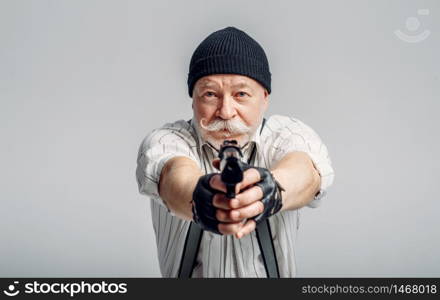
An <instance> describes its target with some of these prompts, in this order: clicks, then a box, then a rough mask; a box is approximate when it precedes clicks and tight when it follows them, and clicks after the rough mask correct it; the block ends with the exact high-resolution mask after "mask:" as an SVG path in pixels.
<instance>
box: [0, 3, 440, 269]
mask: <svg viewBox="0 0 440 300" xmlns="http://www.w3.org/2000/svg"><path fill="white" fill-rule="evenodd" d="M422 8H425V9H429V11H430V14H429V15H427V16H420V15H418V14H417V10H418V9H422ZM439 15H440V4H439V2H438V1H418V2H416V1H271V2H270V3H269V1H227V0H223V1H216V2H214V1H211V2H208V1H174V2H172V1H154V2H147V1H55V0H54V1H47V0H43V1H0V46H1V47H0V103H1V106H0V121H1V126H0V137H1V147H0V166H1V168H0V201H1V208H0V276H3V277H6V276H13V277H19V276H42V277H43V276H60V277H69V276H107V277H112V276H148V277H149V276H154V277H156V276H160V272H159V268H158V262H157V255H156V245H155V238H154V234H153V230H152V223H151V218H150V210H149V200H148V198H146V197H145V196H142V195H140V194H139V193H138V191H137V185H136V180H135V168H136V155H137V150H138V146H139V144H140V142H141V140H142V139H143V137H144V136H145V135H146V134H147V133H148V132H149V131H150V130H152V129H153V128H155V127H158V126H160V125H162V124H163V123H165V122H168V121H174V120H177V119H182V118H183V119H188V118H190V117H191V114H192V111H191V105H190V104H191V100H190V98H189V97H188V96H187V92H186V73H187V68H188V64H189V59H190V56H191V54H192V52H193V50H194V49H195V47H196V46H197V45H198V43H199V42H200V41H201V40H202V39H203V38H205V37H206V36H207V35H208V34H209V33H211V32H213V31H215V30H218V29H221V28H224V27H226V26H229V25H232V26H236V27H238V28H240V29H243V30H245V31H246V32H247V33H248V34H250V35H251V36H253V37H254V38H255V39H257V40H258V41H259V42H260V43H261V44H262V45H263V47H264V48H265V50H266V52H267V55H268V57H269V61H270V64H271V71H272V73H273V93H272V95H271V102H272V103H271V107H270V112H269V114H288V115H291V116H295V117H297V118H299V119H300V120H302V121H304V122H305V123H306V124H308V125H310V126H311V127H312V128H314V129H315V130H316V131H317V132H318V134H319V135H320V136H321V138H322V139H323V141H324V142H325V143H326V145H327V147H328V149H329V151H330V156H331V158H332V161H333V165H334V169H335V172H336V178H335V182H334V185H333V186H332V187H331V188H330V190H329V193H328V196H327V198H326V199H325V201H324V203H323V205H322V206H321V207H319V208H317V209H311V208H304V209H302V212H301V225H300V232H299V237H298V244H297V264H298V276H300V277H315V276H322V277H344V276H347V277H356V276H365V277H373V276H380V277H389V276H401V277H411V276H414V277H420V276H427V277H431V276H432V277H434V276H436V277H438V276H440V258H439V255H438V248H439V247H440V242H439V236H440V235H439V233H440V232H439V231H440V229H439V228H440V221H439V209H440V204H439V200H440V199H439V197H438V178H439V176H438V174H439V171H440V160H439V159H438V155H437V153H439V151H440V149H439V148H440V143H439V141H438V132H437V131H438V129H439V127H440V126H439V125H440V121H439V118H438V117H437V115H438V111H439V108H440V105H439V98H440V91H439V60H438V53H440V49H439V48H440V47H439V46H440V42H439V34H440V28H439V27H440V18H439ZM408 17H417V18H418V19H419V20H420V23H421V25H420V28H419V29H418V30H417V31H415V32H410V31H408V30H407V29H406V28H405V21H406V20H407V18H408ZM397 29H401V30H402V31H404V32H406V33H409V34H412V35H415V34H419V33H420V32H422V31H423V30H425V29H429V30H430V31H431V35H430V36H429V37H428V38H427V39H426V40H424V41H422V42H420V43H407V42H405V41H402V40H400V39H399V38H397V37H396V35H395V34H394V31H395V30H397Z"/></svg>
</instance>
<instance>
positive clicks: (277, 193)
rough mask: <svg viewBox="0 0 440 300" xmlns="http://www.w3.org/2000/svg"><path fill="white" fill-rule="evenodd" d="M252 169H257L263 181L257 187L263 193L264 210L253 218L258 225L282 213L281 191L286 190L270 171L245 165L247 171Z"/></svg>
mask: <svg viewBox="0 0 440 300" xmlns="http://www.w3.org/2000/svg"><path fill="white" fill-rule="evenodd" d="M250 168H253V169H256V170H257V171H258V173H260V178H261V180H260V181H259V182H257V183H256V184H255V185H256V186H259V187H260V188H261V190H262V191H263V198H262V199H261V202H263V205H264V210H263V212H262V213H260V214H259V215H256V216H255V217H253V218H252V219H254V220H255V222H256V223H257V224H259V223H261V222H262V221H264V220H266V219H267V218H269V217H270V216H272V215H274V214H276V213H277V212H278V211H280V209H281V207H282V206H283V200H282V196H281V191H284V188H283V187H282V186H281V185H280V183H279V182H278V181H277V180H276V179H275V177H274V176H273V175H272V173H271V172H270V171H269V170H268V169H265V168H260V167H253V166H250V165H247V164H245V166H244V169H245V170H248V169H250Z"/></svg>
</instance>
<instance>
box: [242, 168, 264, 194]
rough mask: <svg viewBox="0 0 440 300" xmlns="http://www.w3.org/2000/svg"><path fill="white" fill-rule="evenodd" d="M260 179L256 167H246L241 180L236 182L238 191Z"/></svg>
mask: <svg viewBox="0 0 440 300" xmlns="http://www.w3.org/2000/svg"><path fill="white" fill-rule="evenodd" d="M260 180H261V177H260V172H258V171H257V169H255V168H250V169H247V170H246V171H244V173H243V180H242V181H241V182H240V183H239V184H238V188H239V191H241V190H244V189H246V188H248V187H249V186H251V185H253V184H255V183H258V182H259V181H260Z"/></svg>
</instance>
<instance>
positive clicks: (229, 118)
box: [192, 74, 268, 146]
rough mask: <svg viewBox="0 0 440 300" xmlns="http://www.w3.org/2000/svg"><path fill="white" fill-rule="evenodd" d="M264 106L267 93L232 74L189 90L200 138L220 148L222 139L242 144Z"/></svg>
mask: <svg viewBox="0 0 440 300" xmlns="http://www.w3.org/2000/svg"><path fill="white" fill-rule="evenodd" d="M267 106H268V92H267V90H266V89H265V88H264V87H263V86H262V85H260V84H259V83H258V82H257V81H255V80H254V79H252V78H249V77H247V76H242V75H236V74H215V75H209V76H205V77H202V78H200V79H199V80H198V81H197V82H196V84H195V86H194V90H193V105H192V107H193V111H194V118H195V122H196V125H197V126H198V129H199V131H200V132H201V134H202V136H203V137H204V138H205V139H206V140H208V141H210V142H211V143H214V144H215V145H216V146H220V145H221V144H222V142H223V140H225V139H235V140H237V141H238V142H239V144H240V145H242V144H244V143H246V142H247V141H248V140H249V137H250V136H252V134H253V133H254V132H255V130H256V129H257V127H258V126H259V124H260V122H261V120H262V118H263V115H264V112H265V111H266V109H267Z"/></svg>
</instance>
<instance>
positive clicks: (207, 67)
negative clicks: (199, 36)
mask: <svg viewBox="0 0 440 300" xmlns="http://www.w3.org/2000/svg"><path fill="white" fill-rule="evenodd" d="M211 74H239V75H245V76H248V77H251V78H253V79H255V80H256V81H258V82H259V83H260V84H261V85H262V86H263V87H265V88H266V89H267V91H268V93H269V94H270V92H271V88H270V82H271V73H270V70H269V63H268V61H267V57H266V54H265V53H264V50H263V48H262V47H261V46H260V44H258V42H257V41H255V40H254V39H253V38H251V37H250V36H249V35H248V34H246V33H245V32H244V31H242V30H240V29H237V28H235V27H226V28H224V29H222V30H218V31H215V32H213V33H211V34H210V35H209V36H208V37H207V38H205V39H204V40H203V41H202V42H201V43H200V45H199V46H198V47H197V49H196V50H195V51H194V54H193V55H192V57H191V62H190V66H189V73H188V92H189V96H190V97H192V93H193V89H194V85H195V83H196V82H197V80H198V79H200V78H201V77H203V76H207V75H211Z"/></svg>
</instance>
